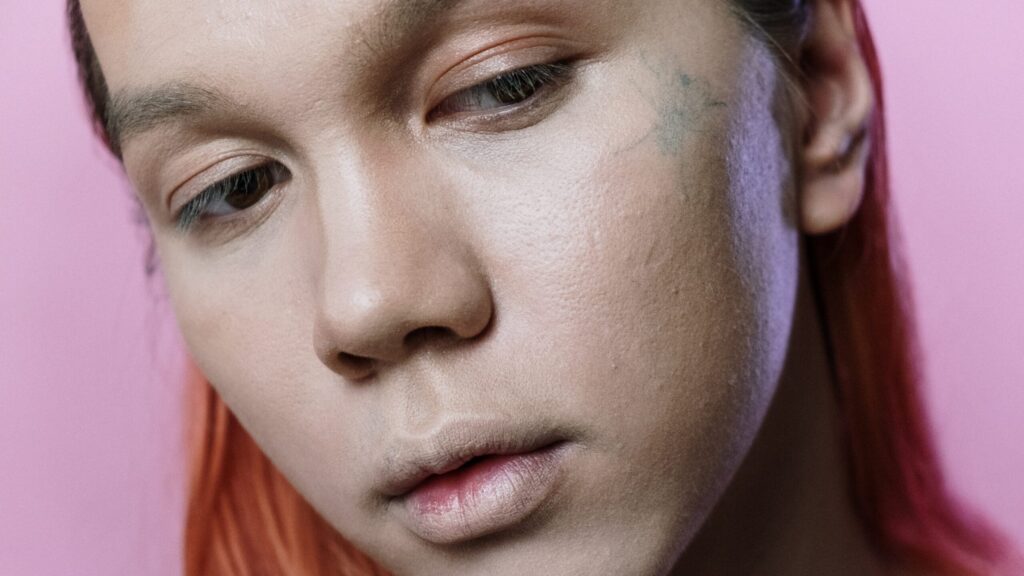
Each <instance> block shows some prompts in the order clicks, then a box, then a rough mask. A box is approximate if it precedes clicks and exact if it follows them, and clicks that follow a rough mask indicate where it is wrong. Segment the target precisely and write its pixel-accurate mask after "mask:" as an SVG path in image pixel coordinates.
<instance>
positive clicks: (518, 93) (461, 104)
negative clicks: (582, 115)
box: [428, 62, 573, 120]
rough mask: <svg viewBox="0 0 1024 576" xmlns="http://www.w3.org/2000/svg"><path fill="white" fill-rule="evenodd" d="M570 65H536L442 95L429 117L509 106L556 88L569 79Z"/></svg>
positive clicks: (498, 109)
mask: <svg viewBox="0 0 1024 576" xmlns="http://www.w3.org/2000/svg"><path fill="white" fill-rule="evenodd" d="M572 71H573V67H572V65H571V64H569V63H567V62H555V63H551V64H538V65H535V66H527V67H525V68H519V69H516V70H513V71H511V72H506V73H504V74H502V75H500V76H496V77H494V78H492V79H490V80H488V81H486V82H481V83H480V84H477V85H476V86H473V87H471V88H467V89H465V90H462V91H460V92H456V93H455V94H453V95H451V96H449V97H448V98H445V99H444V100H443V101H442V102H441V103H440V104H438V105H437V106H436V107H435V108H434V109H433V110H431V111H430V114H429V115H428V118H429V119H430V120H434V119H436V118H438V117H444V116H449V115H453V114H464V113H473V112H496V111H500V110H502V109H506V108H512V107H515V106H518V105H520V104H523V103H525V102H527V101H530V100H533V99H534V98H535V97H539V96H540V95H541V93H543V92H546V91H548V90H551V89H554V88H557V87H558V86H559V85H561V84H562V83H564V82H565V81H566V80H568V79H569V78H570V76H571V74H572Z"/></svg>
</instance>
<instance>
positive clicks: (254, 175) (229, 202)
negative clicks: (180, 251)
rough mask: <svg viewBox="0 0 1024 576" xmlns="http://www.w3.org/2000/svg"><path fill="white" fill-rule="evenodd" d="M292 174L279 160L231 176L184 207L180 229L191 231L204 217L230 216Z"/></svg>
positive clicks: (208, 188)
mask: <svg viewBox="0 0 1024 576" xmlns="http://www.w3.org/2000/svg"><path fill="white" fill-rule="evenodd" d="M289 177H290V173H289V172H288V169H287V168H285V167H284V165H283V164H281V163H280V162H267V163H265V164H261V165H259V166H255V167H253V168H248V169H246V170H243V171H241V172H238V173H237V174H233V175H231V176H228V177H227V178H224V179H223V180H220V181H219V182H216V183H215V184H213V185H211V186H209V187H207V188H206V189H205V190H203V191H202V192H200V193H199V194H197V195H196V197H195V198H193V199H192V200H189V202H188V203H187V204H185V205H184V206H183V207H182V208H181V210H180V211H179V212H178V216H177V225H178V229H179V230H181V231H182V232H188V231H189V230H191V229H192V228H193V227H194V226H195V225H196V224H197V223H198V222H200V221H202V220H206V219H209V218H221V217H225V216H230V215H232V214H235V213H237V212H242V211H243V210H246V209H248V208H251V207H253V206H255V205H256V204H257V203H259V201H260V200H262V199H263V197H264V196H266V195H267V193H268V192H270V190H271V189H273V188H274V186H277V185H278V184H280V183H282V182H284V181H286V180H287V179H288V178H289Z"/></svg>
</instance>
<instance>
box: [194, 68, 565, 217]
mask: <svg viewBox="0 0 1024 576" xmlns="http://www.w3.org/2000/svg"><path fill="white" fill-rule="evenodd" d="M573 72H574V68H573V66H572V64H571V63H569V62H567V61H560V62H552V63H547V64H536V65H533V66H526V67H523V68H517V69H515V70H512V71H510V72H506V73H504V74H501V75H498V76H495V77H494V78H492V79H490V80H487V81H485V82H481V83H479V84H477V85H475V86H472V87H470V88H467V89H465V90H462V91H460V92H457V93H455V94H453V95H451V96H449V97H448V98H446V99H445V100H443V101H442V102H441V103H440V104H438V105H437V106H435V107H434V109H433V110H431V111H430V113H429V114H428V119H429V120H436V119H439V118H443V117H446V116H454V115H468V114H472V113H473V112H484V113H485V114H486V113H491V114H493V113H495V112H502V111H504V110H512V109H515V108H518V107H520V106H522V105H524V104H526V103H528V102H530V101H532V100H534V99H536V98H538V97H540V96H541V95H542V94H543V93H544V92H547V91H550V90H552V89H555V88H558V87H559V86H560V85H562V84H564V83H565V82H567V81H568V80H570V79H571V75H572V73H573ZM487 99H490V100H491V101H493V103H494V104H496V106H489V105H488V103H486V100H487ZM290 177H291V174H290V172H288V169H287V168H286V167H285V166H284V165H283V164H281V163H280V162H277V161H270V162H266V163H264V164H260V165H258V166H254V167H252V168H248V169H246V170H243V171H241V172H238V173H236V174H232V175H231V176H228V177H227V178H224V179H222V180H220V181H218V182H215V183H214V184H212V185H210V186H208V187H207V188H205V189H204V190H203V191H202V192H200V193H199V194H197V195H196V197H195V198H193V199H191V200H189V202H188V203H186V204H185V205H184V206H183V207H182V208H181V209H180V210H179V211H178V213H177V216H176V221H177V228H178V230H179V231H181V232H186V233H187V232H191V231H192V230H193V229H194V228H195V227H196V225H197V224H200V223H202V221H203V220H204V219H206V218H209V217H211V215H210V214H209V208H210V207H211V206H215V205H217V204H218V203H221V202H226V201H227V200H228V199H229V198H230V196H231V195H232V194H235V193H239V192H240V193H242V194H244V195H246V196H250V195H255V196H257V197H256V198H254V199H253V198H251V197H246V198H243V200H244V201H245V202H246V204H245V205H244V206H242V207H237V206H235V207H232V208H234V209H235V210H234V212H233V213H238V212H244V211H246V210H248V209H250V208H251V207H253V206H255V205H257V204H259V203H260V201H261V200H263V198H264V197H265V196H266V194H267V193H268V192H270V190H272V189H273V188H274V187H275V186H277V185H279V184H281V183H282V182H284V181H286V180H287V179H289V178H290ZM253 186H256V189H255V190H253V189H252V187H253ZM250 200H251V201H250ZM219 216H221V215H216V214H215V215H213V216H212V217H214V218H216V217H219Z"/></svg>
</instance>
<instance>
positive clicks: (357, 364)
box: [337, 352, 375, 380]
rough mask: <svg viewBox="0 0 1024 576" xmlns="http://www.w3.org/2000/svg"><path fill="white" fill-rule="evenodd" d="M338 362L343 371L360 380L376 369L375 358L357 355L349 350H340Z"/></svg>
mask: <svg viewBox="0 0 1024 576" xmlns="http://www.w3.org/2000/svg"><path fill="white" fill-rule="evenodd" d="M337 358H338V364H339V365H340V367H341V370H342V372H343V373H344V374H345V375H347V376H348V377H349V378H351V379H352V380H360V379H362V378H365V377H366V376H367V375H369V374H371V373H372V372H373V370H374V366H375V363H374V360H373V358H367V357H365V356H356V355H355V354H349V353H348V352H338V355H337Z"/></svg>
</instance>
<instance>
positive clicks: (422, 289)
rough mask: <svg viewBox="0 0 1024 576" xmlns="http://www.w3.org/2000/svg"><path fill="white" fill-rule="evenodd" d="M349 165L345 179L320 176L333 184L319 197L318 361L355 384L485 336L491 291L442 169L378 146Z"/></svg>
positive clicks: (322, 187) (323, 189)
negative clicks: (423, 353) (424, 352)
mask: <svg viewBox="0 0 1024 576" xmlns="http://www.w3.org/2000/svg"><path fill="white" fill-rule="evenodd" d="M344 166H345V170H346V176H345V178H343V179H334V178H322V179H321V180H322V181H324V182H334V184H330V185H325V184H321V185H320V186H319V189H318V191H317V194H318V200H319V201H318V206H319V212H320V214H319V222H320V224H321V239H322V241H321V243H320V254H319V256H320V257H319V258H318V259H317V260H318V261H319V266H318V269H317V279H316V280H317V281H316V282H315V285H316V286H317V295H316V298H317V299H316V301H317V311H316V320H315V326H314V336H313V337H314V347H315V348H316V353H317V355H318V356H319V357H320V359H321V361H322V362H324V363H325V364H326V365H328V366H329V367H330V368H331V369H333V370H334V371H336V372H340V373H342V374H343V375H345V376H347V377H351V378H354V379H358V378H360V377H363V376H365V375H367V374H368V373H370V372H372V371H373V370H374V369H375V368H376V367H379V366H380V364H381V363H382V362H386V363H390V362H398V361H400V360H401V359H403V358H404V357H406V356H407V355H408V354H410V353H412V352H414V351H415V350H416V349H417V348H420V347H422V346H438V345H441V344H442V342H443V344H444V345H451V344H453V343H456V342H458V341H460V340H464V339H469V338H473V337H475V336H477V335H478V334H479V333H480V332H482V331H483V330H484V328H485V327H486V326H487V325H488V324H489V323H490V317H491V314H492V302H491V293H490V289H489V287H488V284H487V279H486V278H485V277H484V276H483V275H482V272H481V269H480V266H479V265H478V261H477V258H476V255H475V254H474V252H473V250H472V248H471V246H470V245H469V243H468V242H467V239H466V238H463V237H460V234H459V231H460V230H462V229H464V228H463V227H462V226H460V222H459V221H458V218H459V211H458V210H450V209H448V207H449V206H450V205H451V203H452V202H453V201H454V198H453V197H452V190H451V189H450V188H448V187H447V186H446V185H445V184H444V181H443V178H442V177H441V176H440V174H439V171H434V173H431V170H430V167H429V166H427V165H425V163H424V162H423V161H417V159H415V158H414V157H413V156H412V155H410V154H403V153H401V152H399V151H391V152H385V151H380V150H379V149H378V150H377V151H375V152H373V153H369V152H368V153H367V154H366V155H364V156H362V157H361V158H360V159H357V160H355V161H346V162H345V163H344ZM336 169H337V168H336Z"/></svg>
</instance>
